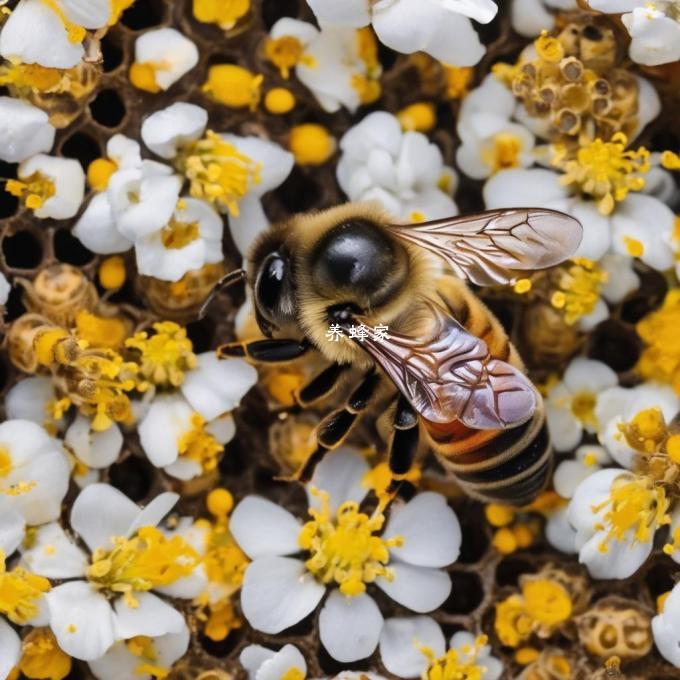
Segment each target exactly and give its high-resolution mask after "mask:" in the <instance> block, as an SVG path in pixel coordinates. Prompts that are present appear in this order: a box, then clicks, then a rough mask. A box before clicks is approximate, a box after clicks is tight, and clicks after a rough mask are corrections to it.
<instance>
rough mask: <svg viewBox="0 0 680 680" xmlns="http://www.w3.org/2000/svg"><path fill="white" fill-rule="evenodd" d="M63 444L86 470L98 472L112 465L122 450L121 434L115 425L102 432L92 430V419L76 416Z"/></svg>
mask: <svg viewBox="0 0 680 680" xmlns="http://www.w3.org/2000/svg"><path fill="white" fill-rule="evenodd" d="M64 443H65V444H67V445H68V447H69V448H70V449H71V451H73V453H74V455H75V456H76V458H78V460H79V461H81V462H82V463H84V464H85V465H86V466H87V467H88V468H94V469H95V470H99V469H102V468H107V467H109V466H110V465H113V463H115V462H116V461H117V460H118V456H119V455H120V452H121V450H122V448H123V433H122V432H121V431H120V427H119V426H118V424H117V423H113V424H112V425H111V426H110V427H108V428H107V429H106V430H103V431H102V432H97V431H95V430H93V429H92V419H91V418H87V417H85V416H83V415H80V414H78V415H76V417H75V419H74V420H73V422H72V423H71V424H70V425H69V427H68V429H67V430H66V434H65V435H64Z"/></svg>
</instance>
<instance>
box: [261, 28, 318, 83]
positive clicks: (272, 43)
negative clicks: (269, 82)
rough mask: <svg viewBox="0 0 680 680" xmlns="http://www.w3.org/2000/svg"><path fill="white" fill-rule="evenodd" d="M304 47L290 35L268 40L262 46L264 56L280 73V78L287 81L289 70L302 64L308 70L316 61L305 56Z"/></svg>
mask: <svg viewBox="0 0 680 680" xmlns="http://www.w3.org/2000/svg"><path fill="white" fill-rule="evenodd" d="M304 49H305V48H304V45H303V44H302V43H301V42H300V41H299V40H298V39H297V38H295V37H293V36H292V35H284V36H281V37H280V38H268V39H267V42H266V43H265V45H264V56H265V58H267V59H268V60H269V61H271V63H272V64H274V66H276V68H277V69H279V71H280V72H281V77H282V78H286V79H288V78H289V77H290V70H291V69H292V68H293V67H294V66H297V65H298V64H300V63H302V64H305V65H306V66H309V67H310V68H312V67H314V65H315V64H316V61H315V59H314V58H313V57H309V56H305V54H304Z"/></svg>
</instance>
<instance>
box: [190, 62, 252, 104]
mask: <svg viewBox="0 0 680 680" xmlns="http://www.w3.org/2000/svg"><path fill="white" fill-rule="evenodd" d="M263 80H264V76H262V75H257V74H255V73H252V72H251V71H249V70H248V69H245V68H243V67H241V66H236V65H235V64H218V65H216V66H211V67H210V70H209V71H208V80H207V81H206V82H205V84H204V85H203V87H202V88H201V89H202V90H203V92H205V93H207V94H209V95H210V96H212V97H213V98H214V99H215V100H216V101H218V102H219V103H220V104H224V105H225V106H229V107H231V108H235V109H240V108H243V107H246V106H247V107H249V108H250V110H251V111H255V109H257V105H258V104H259V102H260V97H261V96H262V92H261V88H262V81H263Z"/></svg>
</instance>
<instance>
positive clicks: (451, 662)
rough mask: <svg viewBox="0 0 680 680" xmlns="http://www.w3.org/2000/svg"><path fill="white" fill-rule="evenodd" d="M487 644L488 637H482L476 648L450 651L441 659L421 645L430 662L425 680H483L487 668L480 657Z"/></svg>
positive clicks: (420, 647)
mask: <svg viewBox="0 0 680 680" xmlns="http://www.w3.org/2000/svg"><path fill="white" fill-rule="evenodd" d="M486 643H487V638H486V636H485V635H480V636H479V637H477V639H476V640H475V644H474V647H470V646H469V645H465V646H463V647H462V648H461V649H460V650H458V649H449V650H448V651H447V652H446V653H445V654H443V655H442V656H439V657H438V656H437V655H436V654H435V653H434V651H433V650H432V649H430V648H429V647H425V646H424V645H419V649H420V651H421V652H422V653H423V654H424V655H425V656H426V657H427V662H428V666H427V670H426V671H424V672H423V675H422V678H423V680H482V679H483V678H484V674H485V672H486V668H485V667H484V666H483V665H480V662H479V659H478V657H479V654H480V652H481V650H482V648H483V647H484V646H485V645H486Z"/></svg>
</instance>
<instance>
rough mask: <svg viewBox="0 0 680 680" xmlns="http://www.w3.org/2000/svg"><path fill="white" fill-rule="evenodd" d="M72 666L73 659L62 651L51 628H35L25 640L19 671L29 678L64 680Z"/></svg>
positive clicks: (22, 645) (22, 646)
mask: <svg viewBox="0 0 680 680" xmlns="http://www.w3.org/2000/svg"><path fill="white" fill-rule="evenodd" d="M71 666H72V662H71V657H70V656H69V655H68V654H66V653H65V652H63V651H62V650H61V649H60V647H59V645H58V644H57V640H56V638H55V637H54V633H52V631H51V630H50V629H49V628H35V629H34V630H32V631H31V632H30V633H29V634H28V635H26V637H25V638H24V639H23V641H22V643H21V660H20V661H19V670H21V672H22V673H23V674H24V675H25V676H26V677H27V678H35V679H38V678H48V679H49V680H62V679H63V678H65V677H66V676H67V675H68V674H69V673H70V672H71Z"/></svg>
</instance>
